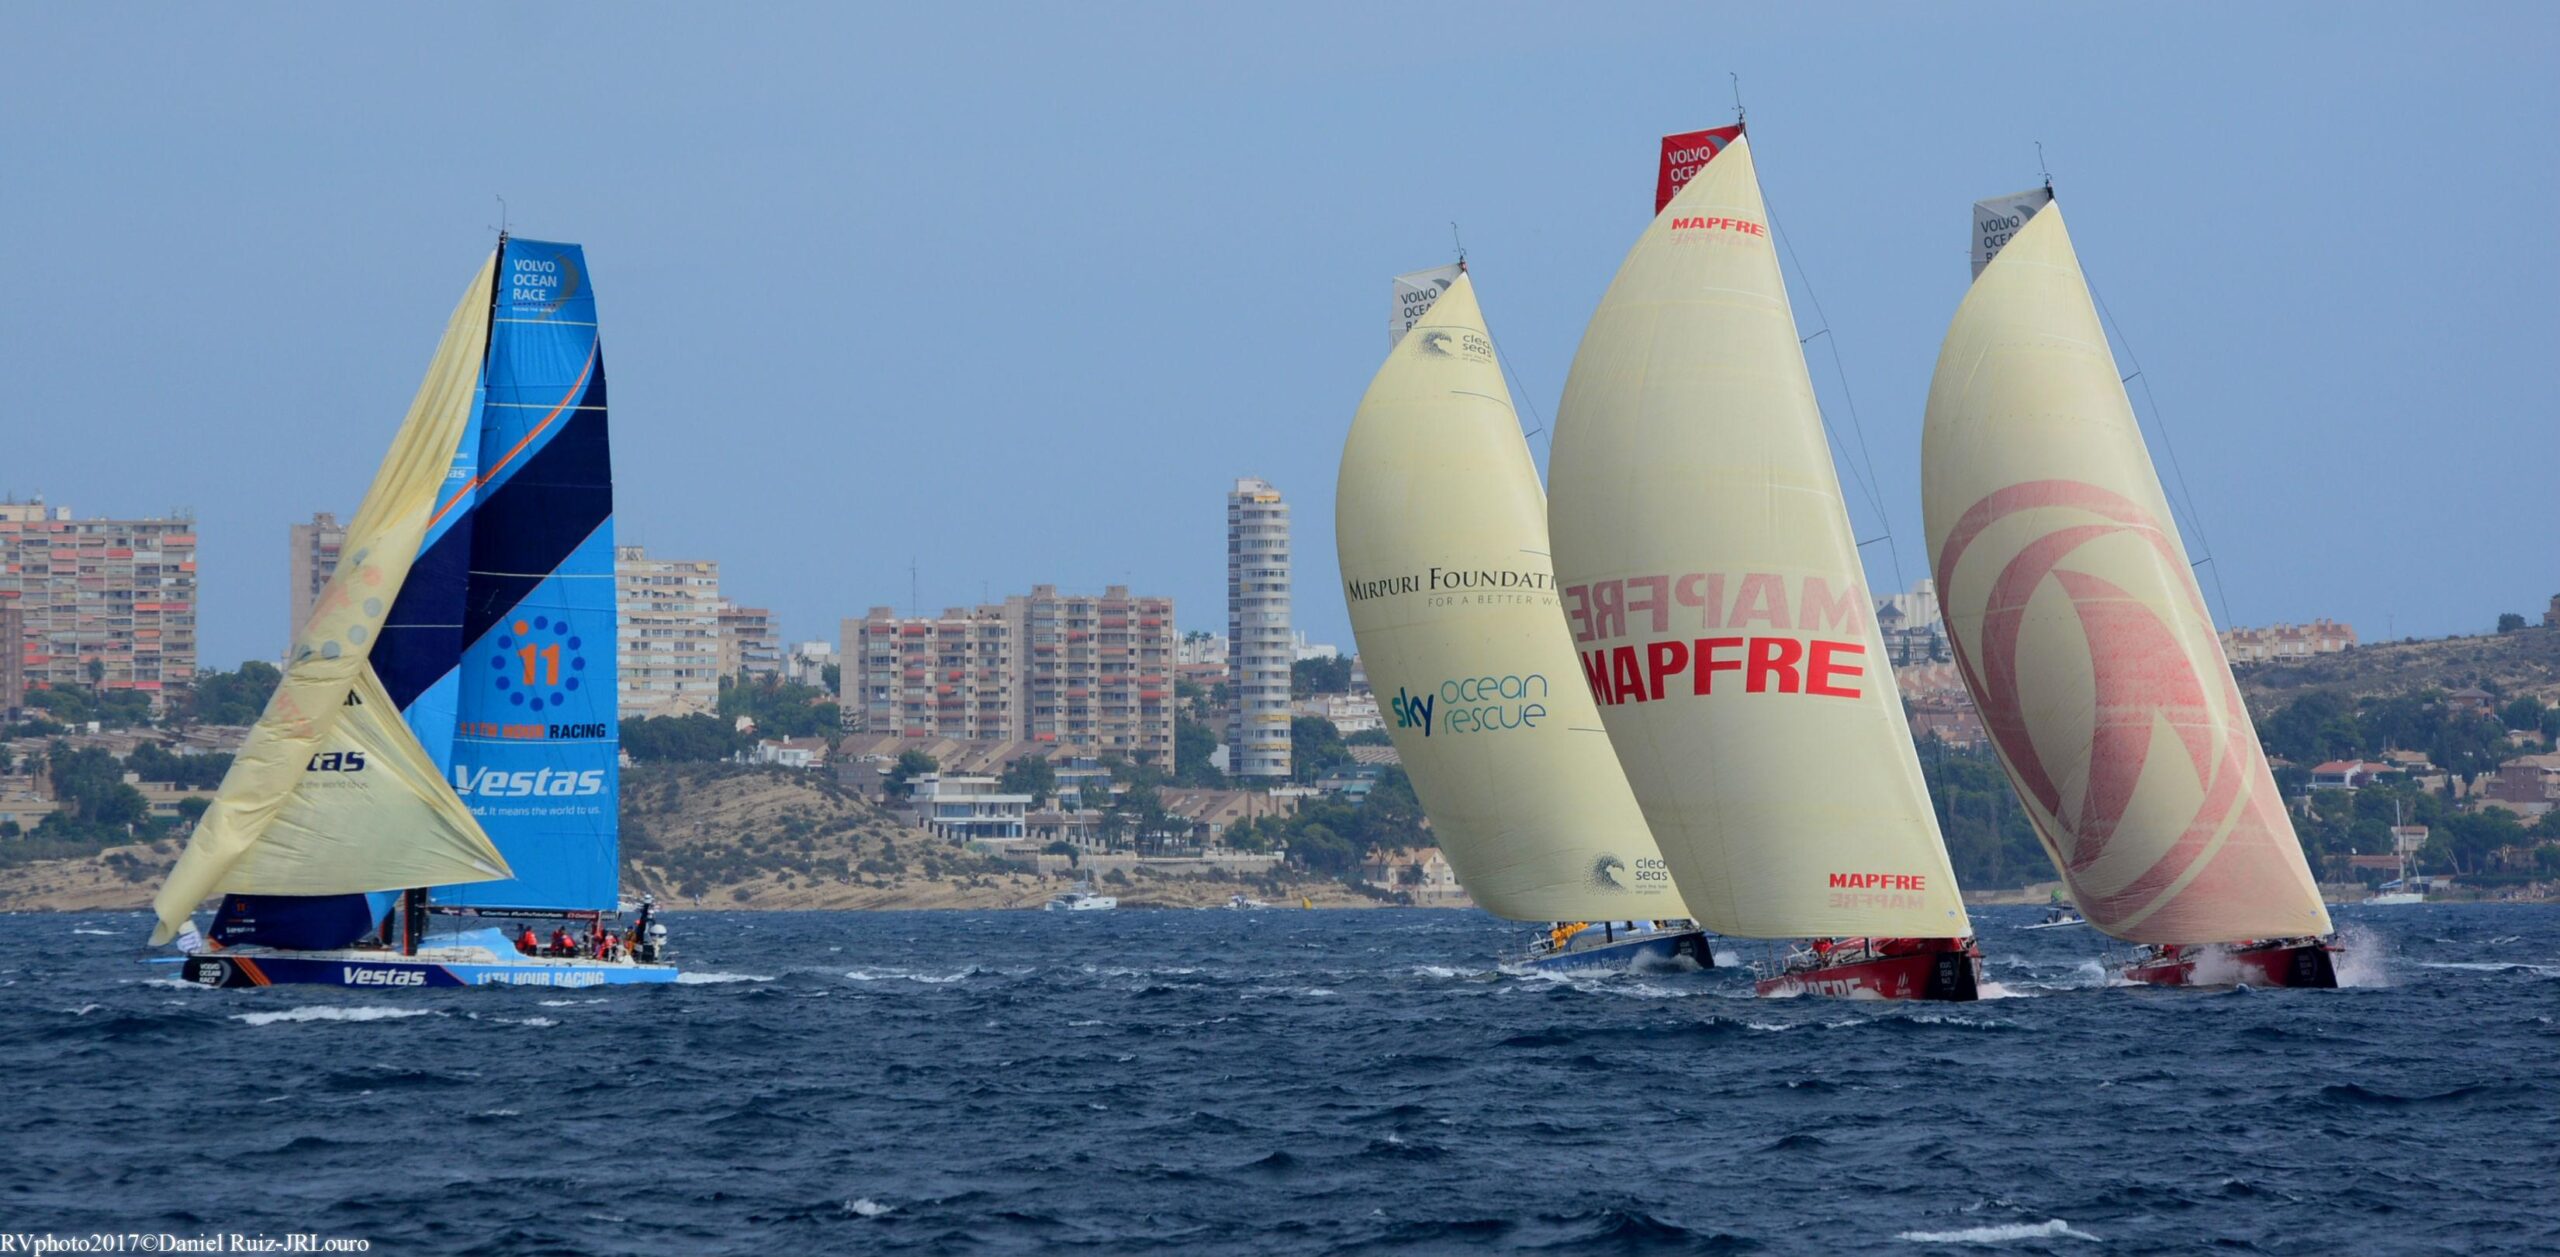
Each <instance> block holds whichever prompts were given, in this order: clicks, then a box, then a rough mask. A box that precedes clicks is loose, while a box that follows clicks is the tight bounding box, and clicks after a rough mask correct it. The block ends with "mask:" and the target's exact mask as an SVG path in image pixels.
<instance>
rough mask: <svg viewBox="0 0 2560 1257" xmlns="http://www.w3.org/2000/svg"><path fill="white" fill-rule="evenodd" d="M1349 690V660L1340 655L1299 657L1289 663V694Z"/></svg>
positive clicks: (1345, 692)
mask: <svg viewBox="0 0 2560 1257" xmlns="http://www.w3.org/2000/svg"><path fill="white" fill-rule="evenodd" d="M1350 692H1351V661H1350V660H1349V659H1347V658H1345V657H1343V656H1341V655H1333V656H1330V657H1327V658H1319V659H1301V660H1299V661H1297V662H1296V663H1293V664H1290V665H1289V696H1290V697H1291V698H1305V697H1307V696H1308V695H1310V694H1347V693H1350Z"/></svg>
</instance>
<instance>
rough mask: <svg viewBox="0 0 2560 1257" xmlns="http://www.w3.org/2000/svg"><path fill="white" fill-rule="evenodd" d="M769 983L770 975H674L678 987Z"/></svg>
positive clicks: (771, 979)
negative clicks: (733, 983) (731, 983)
mask: <svg viewBox="0 0 2560 1257" xmlns="http://www.w3.org/2000/svg"><path fill="white" fill-rule="evenodd" d="M771 981H773V978H772V976H771V975H768V974H762V973H679V974H677V975H676V985H678V986H719V985H722V984H725V983H730V982H771Z"/></svg>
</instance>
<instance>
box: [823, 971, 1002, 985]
mask: <svg viewBox="0 0 2560 1257" xmlns="http://www.w3.org/2000/svg"><path fill="white" fill-rule="evenodd" d="M975 972H976V970H974V969H963V970H961V971H960V972H958V973H915V972H912V971H910V970H906V969H849V970H846V971H845V975H844V976H845V977H846V979H847V980H849V981H854V982H922V983H925V984H927V985H930V986H941V985H943V984H945V983H950V982H959V981H962V980H964V979H966V978H967V977H968V976H969V975H970V974H972V973H975Z"/></svg>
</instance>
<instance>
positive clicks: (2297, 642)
mask: <svg viewBox="0 0 2560 1257" xmlns="http://www.w3.org/2000/svg"><path fill="white" fill-rule="evenodd" d="M2355 644H2356V631H2355V630H2354V629H2352V628H2350V627H2348V626H2346V625H2344V624H2340V623H2338V622H2337V621H2336V620H2313V621H2312V622H2310V623H2309V624H2270V625H2268V626H2267V627H2265V628H2229V629H2224V630H2222V653H2223V654H2224V655H2225V656H2226V657H2228V658H2229V659H2230V660H2231V662H2233V663H2256V662H2259V661H2261V660H2267V659H2301V658H2307V657H2309V656H2311V655H2332V654H2336V653H2337V652H2339V651H2342V650H2347V649H2349V648H2351V647H2353V646H2354V645H2355Z"/></svg>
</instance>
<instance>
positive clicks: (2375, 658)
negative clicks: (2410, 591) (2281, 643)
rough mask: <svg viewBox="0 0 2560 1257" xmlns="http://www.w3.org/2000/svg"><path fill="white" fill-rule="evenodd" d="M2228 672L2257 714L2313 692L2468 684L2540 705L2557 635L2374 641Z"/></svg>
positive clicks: (2559, 641) (2551, 675)
mask: <svg viewBox="0 0 2560 1257" xmlns="http://www.w3.org/2000/svg"><path fill="white" fill-rule="evenodd" d="M2233 674H2234V675H2235V676H2237V677H2238V678H2239V681H2240V691H2241V693H2242V694H2244V695H2246V696H2247V697H2248V700H2249V705H2250V707H2251V708H2252V709H2253V710H2255V711H2258V712H2261V713H2263V712H2265V711H2268V710H2270V709H2272V708H2276V707H2281V706H2283V705H2284V704H2286V703H2289V702H2292V701H2293V700H2294V699H2296V698H2300V697H2302V696H2303V695H2305V694H2311V693H2316V692H2321V691H2327V692H2331V693H2335V694H2337V695H2339V696H2341V697H2345V698H2359V697H2363V696H2365V695H2368V694H2386V695H2387V694H2406V693H2410V692H2413V691H2417V690H2427V689H2436V690H2447V691H2450V690H2458V689H2461V688H2463V687H2465V686H2475V685H2476V686H2479V687H2481V688H2483V689H2488V690H2491V691H2494V692H2496V693H2499V694H2501V695H2505V696H2508V697H2513V696H2515V695H2519V694H2532V695H2535V696H2537V697H2540V698H2542V699H2543V700H2544V701H2546V702H2548V701H2551V700H2554V699H2560V629H2546V628H2528V629H2521V630H2518V631H2516V632H2513V633H2498V634H2493V635H2491V636H2487V637H2447V638H2439V639H2436V640H2433V641H2410V642H2377V643H2374V644H2372V645H2368V646H2358V647H2356V648H2355V649H2353V650H2346V651H2340V652H2338V653H2337V654H2334V655H2314V656H2312V657H2310V658H2307V659H2301V660H2285V661H2280V662H2267V663H2253V664H2244V665H2241V666H2240V667H2237V668H2235V669H2233Z"/></svg>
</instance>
